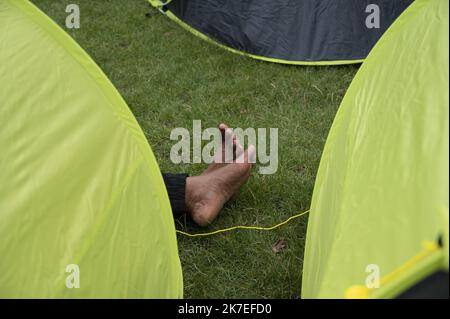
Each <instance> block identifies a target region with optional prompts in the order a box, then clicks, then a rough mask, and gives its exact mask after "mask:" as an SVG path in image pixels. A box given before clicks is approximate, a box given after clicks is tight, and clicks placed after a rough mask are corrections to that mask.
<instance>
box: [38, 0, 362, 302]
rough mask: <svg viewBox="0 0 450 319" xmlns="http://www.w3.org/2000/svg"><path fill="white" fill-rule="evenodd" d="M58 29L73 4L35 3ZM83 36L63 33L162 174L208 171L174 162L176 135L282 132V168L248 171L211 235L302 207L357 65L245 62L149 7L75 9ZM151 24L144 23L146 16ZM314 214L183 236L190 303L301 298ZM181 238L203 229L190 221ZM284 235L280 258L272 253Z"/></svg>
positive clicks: (119, 0)
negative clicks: (110, 87) (130, 121)
mask: <svg viewBox="0 0 450 319" xmlns="http://www.w3.org/2000/svg"><path fill="white" fill-rule="evenodd" d="M33 2H34V3H35V4H36V5H38V6H39V7H40V8H41V9H42V10H43V11H44V12H46V13H47V14H48V15H49V16H50V17H52V18H53V19H54V20H55V21H56V22H57V23H58V24H59V25H61V26H64V21H65V17H66V13H65V7H66V5H67V4H69V3H72V2H73V1H63V0H60V1H55V0H33ZM76 3H77V4H79V5H80V9H81V28H80V29H79V30H73V31H70V30H67V31H68V32H69V34H70V35H71V36H72V37H73V38H74V39H75V40H76V41H77V42H78V43H79V44H80V45H81V46H82V47H83V48H84V49H85V50H86V51H87V52H88V53H89V54H90V55H91V57H92V58H93V59H94V60H95V61H96V62H97V63H98V64H99V65H100V67H101V68H102V69H103V70H104V72H105V73H106V74H107V76H108V77H109V78H110V79H111V81H112V82H113V83H114V85H115V86H116V87H117V89H118V90H119V92H120V93H121V94H122V96H123V97H124V98H125V100H126V101H127V103H128V105H129V107H130V108H131V110H132V112H133V113H134V115H135V116H136V118H137V120H138V121H139V123H140V125H141V127H142V128H143V130H144V132H145V134H146V136H147V139H148V141H149V143H150V145H151V146H152V148H153V152H154V153H155V156H156V157H157V159H158V162H159V164H160V167H161V170H162V171H164V172H188V173H190V174H198V173H200V172H201V171H202V170H203V169H204V168H205V165H203V164H192V165H174V164H172V163H171V161H170V158H169V152H170V148H171V146H172V145H173V144H172V143H173V142H171V141H170V140H169V135H170V131H171V130H172V129H173V128H175V127H187V128H190V127H192V120H194V119H200V120H202V125H203V127H204V128H205V127H210V126H216V125H217V124H219V123H220V122H222V121H223V122H226V123H228V124H229V125H230V126H231V127H242V128H246V127H254V128H257V127H267V128H268V127H276V128H278V129H279V168H278V172H277V173H276V174H274V175H259V174H258V173H257V171H256V170H255V172H254V173H253V175H252V177H251V179H250V181H249V183H248V184H247V185H245V186H244V187H243V189H242V191H241V193H240V195H239V196H238V198H237V199H236V200H235V201H234V202H232V203H230V204H229V205H227V206H226V207H225V208H224V210H223V212H222V214H221V215H220V217H219V218H218V220H217V221H216V222H215V223H214V224H213V225H212V226H210V227H209V228H208V229H207V230H215V229H220V228H224V227H228V226H232V225H238V224H245V225H261V226H268V225H272V224H275V223H278V222H279V221H282V220H284V219H286V218H287V217H289V216H291V215H293V214H294V213H297V212H301V211H304V210H306V209H307V208H308V207H309V205H310V200H311V195H312V191H313V186H314V179H315V175H316V171H317V168H318V165H319V161H320V156H321V153H322V149H323V146H324V144H325V140H326V137H327V134H328V131H329V129H330V126H331V123H332V121H333V118H334V115H335V113H336V110H337V108H338V106H339V103H340V101H341V99H342V97H343V95H344V93H345V91H346V89H347V87H348V85H349V83H350V81H351V80H352V78H353V76H354V74H355V72H356V70H357V67H356V66H340V67H339V66H338V67H301V66H285V65H278V64H271V63H266V62H261V61H257V60H253V59H250V58H246V57H242V56H239V55H235V54H232V53H229V52H227V51H225V50H222V49H220V48H218V47H216V46H214V45H211V44H209V43H206V42H204V41H202V40H200V39H198V38H196V37H194V36H193V35H191V34H190V33H188V32H187V31H185V30H183V29H182V28H181V27H180V26H178V25H177V24H175V23H174V22H172V21H170V20H169V19H167V18H166V17H164V16H162V15H161V14H159V12H158V11H156V10H153V9H150V8H149V6H148V4H147V3H146V1H145V0H133V1H131V0H130V1H123V0H110V1H107V0H100V1H92V0H77V1H76ZM147 12H151V13H152V14H153V15H152V16H151V17H150V18H149V17H146V15H145V14H146V13H147ZM306 225H307V216H305V217H302V218H301V219H297V220H295V221H293V222H291V223H290V224H288V225H285V226H283V227H282V228H279V229H278V230H274V231H271V232H258V231H245V230H238V231H234V232H231V233H227V234H221V235H216V236H213V237H203V238H186V237H181V236H179V237H178V238H179V240H178V243H179V251H180V258H181V262H182V265H183V273H184V292H185V297H188V298H212V297H214V298H249V297H258V298H296V297H298V296H299V293H300V287H301V269H302V263H303V250H304V242H305V236H306ZM176 226H177V228H179V229H184V230H187V231H190V232H198V231H203V230H201V229H198V228H196V227H195V226H194V225H193V224H192V223H191V222H190V221H189V220H185V219H181V220H177V221H176ZM280 238H284V239H285V240H286V243H287V247H286V248H285V249H284V250H283V251H282V252H280V253H279V254H277V255H275V254H273V253H272V251H271V246H272V244H273V243H275V242H276V241H277V240H278V239H280Z"/></svg>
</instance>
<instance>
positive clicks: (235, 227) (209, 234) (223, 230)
mask: <svg viewBox="0 0 450 319" xmlns="http://www.w3.org/2000/svg"><path fill="white" fill-rule="evenodd" d="M307 213H309V209H308V210H307V211H304V212H303V213H299V214H297V215H294V216H291V217H289V218H288V219H286V220H285V221H282V222H281V223H279V224H276V225H274V226H270V227H258V226H244V225H239V226H233V227H229V228H224V229H219V230H215V231H213V232H210V233H199V234H189V233H186V232H184V231H181V230H178V229H177V230H176V232H177V233H178V234H181V235H185V236H188V237H200V236H211V235H215V234H219V233H224V232H227V231H230V230H235V229H253V230H273V229H275V228H278V227H280V226H283V225H285V224H287V223H288V222H290V221H291V220H293V219H295V218H298V217H301V216H303V215H305V214H307Z"/></svg>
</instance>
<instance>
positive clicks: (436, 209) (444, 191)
mask: <svg viewBox="0 0 450 319" xmlns="http://www.w3.org/2000/svg"><path fill="white" fill-rule="evenodd" d="M448 9H449V8H448V1H442V0H416V1H415V2H414V3H413V4H412V5H411V6H410V8H408V9H407V10H406V11H405V12H404V13H403V14H402V15H401V16H400V17H399V18H398V20H397V21H396V22H394V24H393V25H392V27H391V28H390V29H389V30H388V31H387V32H386V33H385V35H384V36H383V37H382V39H381V40H380V41H379V42H378V43H377V45H376V46H375V48H374V49H373V50H372V52H371V53H370V54H369V56H368V58H367V59H366V62H365V63H364V64H363V65H362V67H361V69H360V70H359V72H358V74H357V75H356V77H355V79H354V80H353V83H352V84H351V86H350V88H349V90H348V92H347V93H346V96H345V98H344V100H343V102H342V105H341V106H340V109H339V111H338V114H337V116H336V118H335V120H334V123H333V126H332V128H331V131H330V134H329V137H328V140H327V142H326V146H325V149H324V152H323V156H322V160H321V163H320V167H319V171H318V175H317V180H316V184H315V189H314V194H313V199H312V206H311V213H310V219H309V225H308V234H307V243H306V252H305V261H304V269H303V288H302V297H303V298H342V297H349V298H390V297H395V296H398V295H399V294H401V293H402V292H404V291H405V290H406V289H408V288H409V287H411V286H412V285H413V284H414V283H416V282H418V281H419V280H421V279H422V278H424V277H426V276H428V275H429V274H431V273H433V272H435V271H437V270H438V269H441V268H445V267H448V214H449V211H448V196H449V179H448V176H449V171H448V168H449V157H448V146H449V144H448V143H449V140H448V137H449V130H448V117H449V112H448V111H449V99H448V85H449V74H448V72H449V65H448V45H449V43H448ZM439 237H441V238H442V239H443V246H444V248H442V247H441V245H438V244H437V240H438V238H439ZM376 277H378V279H377V278H376ZM447 285H448V282H447Z"/></svg>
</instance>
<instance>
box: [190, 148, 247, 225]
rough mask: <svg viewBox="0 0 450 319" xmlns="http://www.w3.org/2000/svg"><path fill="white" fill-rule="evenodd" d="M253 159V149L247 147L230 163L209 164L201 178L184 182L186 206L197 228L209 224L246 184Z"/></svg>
mask: <svg viewBox="0 0 450 319" xmlns="http://www.w3.org/2000/svg"><path fill="white" fill-rule="evenodd" d="M238 146H239V147H240V145H238ZM254 156H255V147H254V146H253V145H250V146H249V148H248V149H247V150H246V151H245V152H242V154H240V156H239V157H238V158H236V161H234V162H233V163H220V164H219V163H211V164H210V167H208V169H207V170H206V171H205V172H204V173H203V174H202V175H199V176H193V177H188V178H187V180H186V206H187V207H188V210H189V213H190V215H191V218H192V219H193V220H194V222H195V223H196V224H197V225H199V226H207V225H209V224H211V223H212V222H213V221H214V220H215V219H216V217H217V216H218V215H219V213H220V210H221V209H222V207H223V205H224V204H225V203H226V202H227V201H228V200H229V199H230V198H231V197H232V196H233V195H234V194H236V193H237V192H238V190H239V189H240V188H241V186H242V185H244V184H245V182H247V180H248V178H249V177H250V171H251V168H252V166H253V164H252V162H253V161H254V160H253V158H254ZM212 165H213V167H212V168H211V166H212Z"/></svg>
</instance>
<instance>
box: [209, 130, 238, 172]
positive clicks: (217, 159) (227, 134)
mask: <svg viewBox="0 0 450 319" xmlns="http://www.w3.org/2000/svg"><path fill="white" fill-rule="evenodd" d="M219 130H220V133H221V134H222V148H221V152H217V154H215V156H214V161H213V162H212V163H211V164H210V165H209V166H208V168H207V169H206V171H204V172H203V174H206V173H209V172H211V171H212V170H215V169H217V168H220V167H223V166H225V165H226V164H227V163H228V164H229V163H230V162H231V161H234V160H235V159H236V157H237V156H239V155H241V154H242V153H243V151H244V149H243V147H242V146H241V145H240V144H239V142H238V140H237V139H236V136H235V135H233V131H232V130H231V129H230V128H229V127H228V126H227V125H226V124H224V123H221V124H220V125H219ZM226 139H229V140H231V143H232V145H231V147H233V149H232V156H233V158H232V159H231V158H229V159H228V158H226V156H225V155H226V154H225V150H226V147H227V145H226V143H225V140H226Z"/></svg>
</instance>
